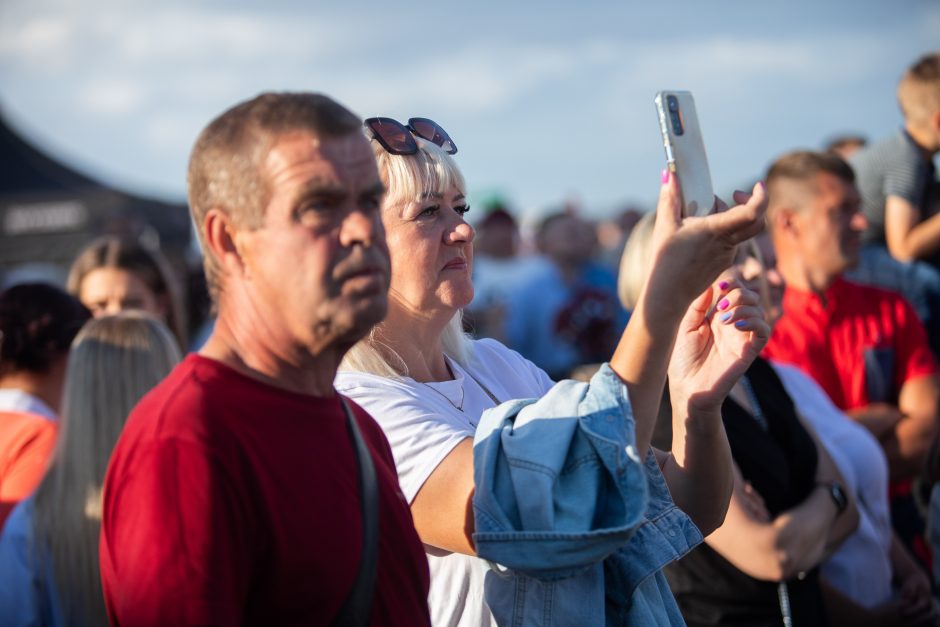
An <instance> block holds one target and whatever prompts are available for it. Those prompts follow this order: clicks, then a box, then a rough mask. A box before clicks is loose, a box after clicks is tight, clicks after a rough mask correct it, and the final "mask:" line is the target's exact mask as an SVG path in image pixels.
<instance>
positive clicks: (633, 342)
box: [610, 176, 767, 451]
mask: <svg viewBox="0 0 940 627" xmlns="http://www.w3.org/2000/svg"><path fill="white" fill-rule="evenodd" d="M753 191H754V193H753V194H752V195H748V194H743V193H739V194H736V197H735V201H736V202H740V203H741V204H739V205H738V206H736V207H733V208H731V209H727V210H723V209H724V206H723V205H720V206H719V207H720V209H719V212H718V213H715V214H712V215H709V216H706V217H703V218H682V217H681V215H680V211H681V206H682V200H681V196H680V193H679V186H678V182H677V180H676V178H675V177H674V176H673V177H670V179H669V181H668V182H667V183H665V184H664V185H663V187H662V189H661V190H660V196H659V204H658V206H657V209H656V211H657V213H656V226H655V229H654V236H653V237H654V247H653V248H654V259H653V263H652V266H651V268H650V274H649V276H648V278H647V280H646V284H645V285H644V287H643V289H642V291H641V293H640V297H639V299H638V301H637V306H636V308H635V309H634V311H633V314H632V315H631V316H630V322H629V323H628V324H627V328H626V329H625V330H624V333H623V336H622V337H621V339H620V343H619V344H618V345H617V348H616V349H615V350H614V354H613V356H612V357H611V359H610V367H611V369H612V370H613V371H614V372H615V373H617V375H618V376H619V377H620V378H621V379H622V380H623V382H624V384H625V385H626V386H627V392H628V394H629V397H630V405H631V406H632V408H633V414H634V418H635V420H636V443H637V450H639V451H645V450H647V449H648V448H649V443H650V439H651V438H652V433H653V427H654V425H655V423H656V416H657V413H658V408H659V403H660V401H661V400H662V391H663V387H664V385H665V380H666V369H667V367H668V364H669V359H670V356H671V354H672V348H673V345H674V343H675V340H676V332H677V330H678V328H679V323H680V321H681V320H682V317H683V316H684V315H685V313H686V311H687V309H688V308H689V306H690V304H691V303H692V301H693V300H695V299H696V298H698V297H699V296H700V295H701V294H702V292H703V291H704V290H705V289H706V288H707V287H708V286H709V285H710V284H711V282H712V281H714V280H715V279H716V278H717V277H718V275H719V274H720V273H721V272H723V271H724V270H725V269H727V268H728V267H729V266H730V265H731V262H732V260H733V257H734V252H735V250H736V246H737V244H738V243H740V242H742V241H744V240H746V239H748V238H750V237H752V236H753V235H755V234H756V233H757V232H758V231H759V230H760V229H761V228H762V226H763V216H764V211H765V209H766V206H767V193H766V191H765V190H764V188H763V186H762V185H756V186H755V187H754V190H753Z"/></svg>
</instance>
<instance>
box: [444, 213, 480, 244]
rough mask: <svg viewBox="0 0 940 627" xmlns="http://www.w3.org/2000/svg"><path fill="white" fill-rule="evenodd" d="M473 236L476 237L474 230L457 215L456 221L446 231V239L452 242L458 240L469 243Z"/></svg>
mask: <svg viewBox="0 0 940 627" xmlns="http://www.w3.org/2000/svg"><path fill="white" fill-rule="evenodd" d="M474 237H476V231H475V230H474V229H473V227H472V226H470V224H469V223H468V222H467V221H466V220H464V219H463V218H462V217H458V222H457V223H456V224H454V226H453V228H451V229H450V230H449V231H448V232H447V239H448V241H449V243H452V244H456V243H460V242H466V243H468V244H469V243H470V242H472V241H473V238H474Z"/></svg>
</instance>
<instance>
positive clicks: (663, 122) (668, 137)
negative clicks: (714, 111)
mask: <svg viewBox="0 0 940 627" xmlns="http://www.w3.org/2000/svg"><path fill="white" fill-rule="evenodd" d="M654 102H655V103H656V111H657V113H659V130H660V131H661V132H662V134H663V146H665V148H666V167H668V168H669V171H670V172H672V173H674V174H675V175H676V176H678V178H679V189H681V190H682V203H683V207H682V215H685V216H702V215H706V214H708V213H711V211H712V209H713V208H714V206H715V192H714V191H713V189H712V177H711V173H710V172H709V170H708V159H707V158H706V156H705V142H704V141H703V140H702V129H701V128H699V124H698V116H697V115H696V114H695V100H694V99H693V98H692V94H691V93H690V92H687V91H661V92H659V93H658V94H656V99H655V100H654Z"/></svg>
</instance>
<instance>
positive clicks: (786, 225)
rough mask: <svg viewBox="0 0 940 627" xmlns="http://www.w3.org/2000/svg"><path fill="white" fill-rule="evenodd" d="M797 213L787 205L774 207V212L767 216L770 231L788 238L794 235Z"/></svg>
mask: <svg viewBox="0 0 940 627" xmlns="http://www.w3.org/2000/svg"><path fill="white" fill-rule="evenodd" d="M797 213H798V212H797V211H796V209H794V208H793V207H790V206H787V205H783V206H781V207H774V210H773V211H772V212H770V215H769V216H768V219H769V220H770V227H771V231H772V232H773V233H779V234H780V235H781V236H784V237H789V236H790V235H792V234H793V233H795V229H796V226H797V225H796V214H797Z"/></svg>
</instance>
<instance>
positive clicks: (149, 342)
mask: <svg viewBox="0 0 940 627" xmlns="http://www.w3.org/2000/svg"><path fill="white" fill-rule="evenodd" d="M179 359H180V352H179V348H178V347H177V345H176V342H175V340H174V339H173V336H172V334H171V333H170V331H169V330H168V329H167V328H166V326H164V325H163V324H162V323H161V322H159V321H157V320H156V319H154V318H151V317H150V316H148V315H146V314H143V313H139V312H126V313H122V314H119V315H117V316H107V317H104V318H99V319H96V320H92V321H90V322H89V323H88V324H87V325H86V326H85V327H84V328H83V329H82V331H81V332H80V333H79V334H78V336H77V337H76V338H75V341H74V343H73V345H72V350H71V353H70V355H69V361H68V367H67V373H66V381H65V391H64V395H63V405H64V414H63V418H62V427H61V433H60V437H59V441H58V443H57V445H56V449H55V452H54V453H53V457H52V461H51V464H50V466H49V470H48V471H47V473H46V475H45V477H44V478H43V480H42V482H41V483H40V484H39V487H38V488H37V489H36V492H35V494H34V495H33V496H32V497H30V498H28V499H26V500H24V501H22V502H21V503H20V504H19V505H18V506H17V507H16V509H14V510H13V513H12V514H11V516H10V518H9V520H8V521H7V524H6V526H5V527H4V529H3V535H2V536H0V624H3V625H6V626H11V627H12V626H15V625H34V624H42V625H106V624H107V622H108V618H107V616H106V613H105V608H104V602H103V601H102V593H101V583H100V576H99V570H98V533H99V528H100V520H101V486H102V483H103V482H104V473H105V469H106V467H107V464H108V458H109V457H110V455H111V450H112V448H113V447H114V444H115V442H116V441H117V438H118V435H119V434H120V433H121V429H122V428H123V426H124V421H125V420H126V419H127V415H128V414H129V413H130V411H131V408H133V407H134V405H135V404H136V403H137V401H138V400H140V398H141V397H142V396H144V395H145V394H146V393H147V392H148V391H149V390H150V389H151V388H153V387H154V386H155V385H156V384H157V383H158V382H159V381H160V380H161V379H163V378H164V377H165V376H166V375H167V374H168V373H169V372H170V370H171V369H172V368H173V366H174V365H175V364H176V363H177V362H178V361H179Z"/></svg>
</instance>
